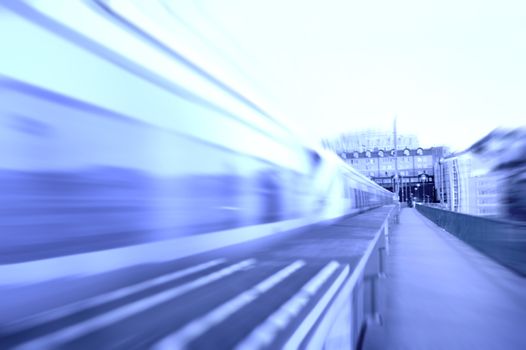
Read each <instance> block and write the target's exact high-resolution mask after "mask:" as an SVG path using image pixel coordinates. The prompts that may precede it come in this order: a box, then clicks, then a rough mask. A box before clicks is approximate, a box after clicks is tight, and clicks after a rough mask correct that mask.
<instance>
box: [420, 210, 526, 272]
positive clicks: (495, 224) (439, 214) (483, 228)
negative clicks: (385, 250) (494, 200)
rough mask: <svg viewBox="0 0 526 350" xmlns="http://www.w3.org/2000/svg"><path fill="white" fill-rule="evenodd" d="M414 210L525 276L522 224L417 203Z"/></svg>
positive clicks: (525, 225)
mask: <svg viewBox="0 0 526 350" xmlns="http://www.w3.org/2000/svg"><path fill="white" fill-rule="evenodd" d="M416 209H417V210H418V211H419V212H420V213H422V215H424V216H425V217H427V218H428V219H429V220H431V221H433V222H434V223H435V224H437V225H438V226H440V227H442V228H443V229H445V230H446V231H448V232H449V233H451V234H453V235H455V236H457V237H458V238H460V239H461V240H463V241H464V242H466V243H468V244H469V245H471V246H472V247H474V248H476V249H478V250H479V251H481V252H482V253H484V254H486V255H487V256H489V257H491V258H493V259H494V260H496V261H497V262H499V263H500V264H502V265H504V266H507V267H508V268H510V269H511V270H513V271H515V272H517V273H519V274H521V275H524V276H526V223H521V222H514V221H505V220H496V219H491V218H486V217H480V216H473V215H468V214H462V213H457V212H452V211H449V210H444V209H439V208H436V207H430V206H426V205H421V204H418V205H417V206H416Z"/></svg>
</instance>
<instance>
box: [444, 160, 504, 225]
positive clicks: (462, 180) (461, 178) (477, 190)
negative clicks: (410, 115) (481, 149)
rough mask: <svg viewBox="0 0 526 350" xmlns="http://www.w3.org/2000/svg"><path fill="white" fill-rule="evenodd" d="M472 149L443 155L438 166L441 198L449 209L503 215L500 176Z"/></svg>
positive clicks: (487, 214)
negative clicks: (499, 189)
mask: <svg viewBox="0 0 526 350" xmlns="http://www.w3.org/2000/svg"><path fill="white" fill-rule="evenodd" d="M486 165H487V163H486V162H484V161H483V159H482V158H480V157H478V156H475V155H474V154H473V153H471V152H467V151H465V152H461V153H457V154H454V155H451V156H449V157H445V158H443V159H441V160H440V161H439V162H438V163H437V167H436V174H437V176H436V180H437V181H436V182H437V187H438V193H437V195H438V199H439V201H440V202H441V203H442V204H443V205H444V207H446V208H447V209H448V210H452V211H456V212H460V213H464V214H471V215H479V216H500V215H501V214H502V213H501V212H500V206H499V201H500V200H499V191H498V188H499V186H500V183H501V181H500V176H499V174H496V173H492V172H490V170H491V169H489V168H488V167H487V166H486Z"/></svg>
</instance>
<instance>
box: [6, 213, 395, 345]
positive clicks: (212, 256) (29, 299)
mask: <svg viewBox="0 0 526 350" xmlns="http://www.w3.org/2000/svg"><path fill="white" fill-rule="evenodd" d="M391 209H392V207H388V206H387V207H382V208H378V209H375V210H372V211H368V212H366V213H363V214H360V215H357V216H353V217H348V218H345V219H342V220H341V221H338V222H336V223H334V224H332V225H331V226H319V227H311V228H310V229H309V230H308V231H294V232H290V233H286V234H283V235H281V234H277V235H273V236H272V237H271V238H268V239H262V240H257V241H254V242H250V243H246V244H242V245H238V246H235V247H231V248H228V249H221V250H217V251H214V252H210V253H207V254H201V255H197V256H192V257H190V258H186V259H179V260H176V261H171V262H163V263H155V264H153V263H152V264H145V265H142V266H136V267H133V268H127V269H123V270H119V271H114V272H111V273H104V274H100V275H94V276H89V277H82V278H80V277H79V278H74V277H70V278H64V279H57V280H53V281H47V282H44V283H38V284H33V285H27V286H22V287H0V294H1V295H2V298H0V309H1V311H2V312H0V348H1V349H6V348H21V349H45V348H71V349H73V348H74V349H103V348H104V349H106V348H111V349H142V348H150V347H154V348H157V349H164V348H170V349H179V348H192V349H232V348H234V347H238V348H240V349H258V348H281V347H283V346H286V345H291V344H292V345H291V346H292V348H295V345H294V344H301V342H302V341H303V340H304V339H306V338H307V337H308V336H309V332H311V331H313V330H314V328H315V327H316V324H315V323H313V322H310V321H309V320H316V317H319V316H320V315H321V313H323V312H324V310H326V308H327V307H328V305H329V304H327V303H326V302H325V304H323V303H324V301H323V300H325V301H330V300H331V299H330V298H331V297H333V296H334V295H333V294H331V293H333V292H334V291H336V290H338V288H340V287H341V286H342V285H343V283H344V281H345V280H346V279H347V278H349V276H350V274H352V272H353V270H354V269H355V268H356V266H357V264H358V262H359V261H360V259H361V257H362V256H363V254H364V252H365V251H366V249H367V248H368V246H369V245H370V243H371V242H372V240H373V239H374V237H375V234H376V233H377V232H378V230H379V229H380V227H381V226H382V224H383V222H384V221H385V219H386V218H387V216H388V213H389V212H390V211H391ZM316 310H317V311H316ZM313 312H318V313H319V314H318V315H314V314H312V313H313ZM309 322H310V323H309Z"/></svg>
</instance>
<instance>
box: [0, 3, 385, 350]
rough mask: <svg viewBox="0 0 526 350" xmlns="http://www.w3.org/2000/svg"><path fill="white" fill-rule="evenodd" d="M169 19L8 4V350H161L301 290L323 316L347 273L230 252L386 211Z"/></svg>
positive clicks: (96, 7) (0, 138)
mask: <svg viewBox="0 0 526 350" xmlns="http://www.w3.org/2000/svg"><path fill="white" fill-rule="evenodd" d="M172 5H173V4H171V3H170V2H169V1H164V0H152V1H135V0H130V1H110V0H85V1H69V0H34V1H17V0H5V1H2V2H0V47H1V48H2V58H1V60H0V241H1V242H2V243H1V245H0V290H1V291H2V292H3V291H6V295H9V297H10V298H9V299H8V298H6V299H5V300H7V302H6V301H5V300H4V301H3V304H0V306H2V307H4V306H7V307H6V308H5V310H2V311H5V312H0V348H4V347H6V348H7V347H19V348H39V349H40V348H49V347H61V346H66V347H72V348H78V347H86V348H88V347H89V348H99V347H110V346H111V347H121V348H126V349H129V348H133V347H135V348H140V347H147V346H153V345H155V344H156V343H158V342H159V341H162V339H164V338H166V337H168V336H169V335H170V334H174V333H176V332H178V331H179V330H181V329H183V330H184V329H185V328H184V327H185V323H187V324H190V325H192V324H193V325H194V326H195V327H196V328H193V329H194V331H195V329H198V330H201V331H203V330H204V329H205V328H206V327H207V325H210V324H214V322H217V319H216V318H215V317H219V318H223V319H225V320H226V317H227V316H232V315H231V313H232V312H233V311H236V310H237V309H236V308H241V307H242V308H243V310H246V309H248V308H250V307H252V306H253V305H252V304H254V303H251V302H252V301H255V299H258V300H260V299H266V298H268V297H269V296H268V295H269V294H270V293H266V292H267V291H270V290H271V289H272V290H273V291H277V292H276V294H279V297H280V298H281V299H276V300H278V301H279V300H285V301H286V300H289V296H290V295H291V294H293V293H296V289H295V286H296V285H297V287H298V290H300V292H299V293H300V297H301V298H300V299H294V298H293V299H290V300H291V302H292V303H295V305H296V306H297V305H299V304H298V303H301V305H302V306H305V305H304V303H306V302H308V301H309V300H311V301H312V302H313V303H314V298H315V297H318V294H319V293H322V291H323V286H322V284H324V283H325V282H327V283H328V282H329V281H331V278H332V277H333V276H332V274H333V272H335V271H336V270H337V269H339V268H340V265H339V263H336V262H333V263H329V264H328V265H327V267H325V268H323V269H322V267H321V266H325V265H326V262H325V261H323V262H321V263H320V262H316V261H314V263H313V264H312V266H309V264H308V263H307V260H306V259H305V260H303V257H298V258H294V259H293V260H291V261H286V259H281V258H279V259H276V260H275V261H272V259H270V258H268V257H267V258H266V259H269V260H268V261H266V262H262V263H258V266H257V268H254V267H255V266H256V264H255V261H256V259H257V260H258V262H261V260H263V259H260V256H261V255H260V256H257V255H254V256H252V255H250V254H249V253H248V252H247V251H245V250H243V254H245V256H243V257H239V256H236V254H237V253H231V252H230V250H229V249H230V248H232V249H231V250H235V249H238V247H236V248H235V249H234V248H233V247H232V246H233V245H236V244H239V243H246V242H247V241H255V242H251V244H252V245H253V246H257V248H258V249H259V248H261V247H262V246H264V244H260V242H261V241H256V239H260V238H265V237H266V236H269V235H276V234H281V233H284V235H285V231H294V232H293V233H291V232H289V233H290V234H291V235H292V234H298V236H294V237H296V238H304V237H307V234H308V233H309V232H308V231H307V228H312V226H313V225H321V224H326V223H329V222H332V221H334V220H336V219H339V218H342V217H344V216H347V215H351V214H357V213H360V212H363V211H366V210H369V209H373V208H377V207H381V206H383V205H385V204H391V203H392V202H393V200H392V198H393V197H392V193H390V192H388V191H386V190H385V189H383V188H381V187H380V186H378V185H376V184H374V183H373V182H371V181H370V180H369V179H368V178H366V177H364V176H362V175H360V174H359V173H358V172H357V171H355V170H354V169H352V168H350V167H348V166H346V165H345V164H344V163H343V162H342V161H341V160H340V159H339V158H338V157H337V156H336V155H334V154H330V153H326V152H325V151H322V150H319V149H317V148H313V147H310V146H307V145H305V144H304V143H302V142H300V141H299V139H298V137H297V136H295V134H294V133H293V132H291V131H290V130H288V129H287V128H286V127H285V126H283V125H282V123H280V122H279V121H277V120H276V118H275V116H274V114H275V113H271V112H270V110H271V109H270V108H268V106H267V105H266V104H265V103H263V102H261V101H262V100H261V99H259V98H257V97H256V94H254V93H253V92H252V90H251V89H250V87H251V84H250V82H246V81H245V79H244V78H242V77H241V75H240V73H239V72H238V70H237V69H236V67H233V66H232V64H231V63H230V62H229V61H228V59H225V58H224V57H222V55H221V54H219V53H218V52H216V51H214V50H213V49H211V46H210V45H209V43H206V42H205V41H204V40H203V38H202V36H201V35H200V33H199V29H198V28H193V27H191V26H189V25H188V24H187V23H184V22H182V21H181V19H180V18H179V17H178V16H177V14H176V11H174V7H173V6H172ZM15 33H16V35H15ZM383 209H386V208H382V209H379V210H383ZM386 210H387V209H386ZM311 233H312V232H311ZM287 237H290V236H287ZM269 240H270V239H269ZM265 243H266V242H265ZM249 245H250V244H249ZM352 246H353V245H352ZM219 248H227V249H225V250H226V251H228V254H225V255H224V256H217V255H219V253H218V252H217V249H219ZM358 248H359V247H358ZM198 254H201V255H199V256H198ZM214 254H216V256H212V255H214ZM182 258H185V259H182ZM330 259H333V258H332V257H330ZM314 260H315V259H314ZM249 269H250V272H248V271H246V270H249ZM320 269H322V274H321V276H322V278H321V279H319V278H320V277H315V278H314V279H312V281H311V282H309V283H310V284H308V285H310V286H311V287H304V289H301V288H302V286H303V285H304V281H307V280H311V277H312V276H311V274H316V273H318V272H319V270H320ZM327 269H328V270H327ZM117 270H118V271H117ZM323 271H325V273H323ZM327 271H328V272H327ZM269 276H270V277H269ZM316 276H320V275H316ZM232 281H234V282H232ZM285 281H286V283H287V288H276V289H273V288H274V287H277V286H278V285H281V283H285ZM316 281H318V282H316ZM229 283H231V284H232V285H229ZM313 283H314V284H313ZM308 285H307V286H308ZM216 288H217V290H216ZM305 288H307V289H308V290H306V289H305ZM309 288H310V289H312V290H310V289H309ZM210 289H212V290H213V291H214V292H216V291H217V292H218V293H209V290H210ZM278 289H279V290H278ZM19 291H24V293H25V294H24V293H21V294H20V295H19V294H18V292H19ZM318 291H319V293H318ZM70 292H71V293H70ZM309 293H310V294H309ZM316 293H318V294H316ZM22 294H23V295H22ZM289 294H290V295H289ZM315 294H316V295H315ZM36 295H38V298H37V297H36ZM199 296H201V297H202V300H201V299H199V298H200V297H199ZM236 296H240V297H239V298H236ZM274 296H275V295H274V294H272V297H274ZM222 298H224V299H222ZM37 299H38V300H37ZM215 299H217V300H215ZM229 300H231V303H229V302H228V301H229ZM232 300H233V301H232ZM298 300H299V301H298ZM11 302H13V305H14V306H11V305H8V304H9V303H11ZM26 302H27V305H26ZM249 304H250V305H249ZM203 305H204V306H203ZM207 305H208V306H207ZM218 305H219V309H217V310H219V311H217V310H216V311H217V312H216V313H215V314H214V313H213V316H211V317H212V319H210V318H207V317H206V316H203V315H206V312H204V311H203V310H200V308H201V307H210V309H208V310H214V309H215V308H217V307H218ZM221 305H223V308H221ZM224 305H226V306H224ZM287 305H289V304H286V305H285V306H286V307H289V306H290V305H289V306H287ZM290 307H295V306H294V305H292V306H290ZM208 310H205V311H208ZM278 310H281V311H279V312H278V313H277V314H276V315H277V316H276V317H278V318H279V317H281V318H283V317H286V318H291V317H292V316H294V317H296V316H298V315H296V314H294V310H293V309H290V308H289V309H278ZM201 311H202V312H201ZM265 311H269V312H273V310H272V309H270V308H269V310H265ZM165 312H166V313H165ZM305 312H307V311H305ZM218 315H219V316H218ZM196 319H197V320H200V321H197V323H191V322H192V320H196ZM241 319H242V320H243V322H245V321H246V320H248V317H247V316H245V318H243V317H241ZM163 320H164V321H163ZM262 320H264V317H263V316H262ZM260 321H261V320H259V319H256V318H253V319H252V320H251V322H254V324H259V323H260ZM135 322H139V323H140V326H137V325H136V324H134V323H135ZM173 322H176V323H177V322H180V323H181V324H177V325H174V324H173ZM245 323H247V324H248V322H245ZM115 329H116V331H114V330H115ZM107 332H109V333H111V334H110V335H109V336H105V335H102V336H98V335H100V334H107ZM236 337H238V338H242V337H244V334H235V335H233V336H232V337H231V338H230V339H229V341H231V342H234V341H236ZM201 340H202V339H194V341H201ZM205 340H207V341H210V339H205ZM240 340H241V339H240Z"/></svg>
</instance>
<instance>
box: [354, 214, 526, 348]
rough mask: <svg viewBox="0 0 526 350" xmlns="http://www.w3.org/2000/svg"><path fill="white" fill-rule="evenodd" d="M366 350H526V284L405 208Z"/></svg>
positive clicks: (392, 237) (395, 232)
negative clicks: (378, 320)
mask: <svg viewBox="0 0 526 350" xmlns="http://www.w3.org/2000/svg"><path fill="white" fill-rule="evenodd" d="M387 267H388V270H387V279H386V282H385V284H386V289H387V290H386V295H385V301H384V302H385V310H384V312H383V313H382V322H381V323H380V324H379V323H375V324H370V325H369V326H368V329H367V332H366V336H365V341H364V345H363V349H366V350H377V349H393V350H398V349H400V350H401V349H403V350H411V349H415V350H421V349H429V350H434V349H452V350H455V349H479V350H480V349H492V350H493V349H495V350H499V349H511V350H515V349H517V350H520V349H526V278H524V277H521V276H519V275H517V274H516V273H514V272H512V271H510V270H508V269H507V268H505V267H503V266H501V265H499V264H498V263H497V262H495V261H494V260H492V259H491V258H489V257H487V256H485V255H483V254H481V253H480V252H478V251H477V250H475V249H473V248H471V247H470V246H468V245H467V244H465V243H464V242H462V241H461V240H459V239H457V238H456V237H455V236H453V235H451V234H449V233H448V232H446V231H444V230H442V229H441V228H439V227H438V226H436V225H435V224H434V223H432V222H431V221H429V220H428V219H426V218H425V217H423V216H422V215H421V214H419V213H418V212H417V211H416V210H415V209H412V208H406V209H403V210H402V212H401V216H400V225H398V226H395V228H394V230H393V231H392V232H391V235H390V244H389V254H388V257H387Z"/></svg>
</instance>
